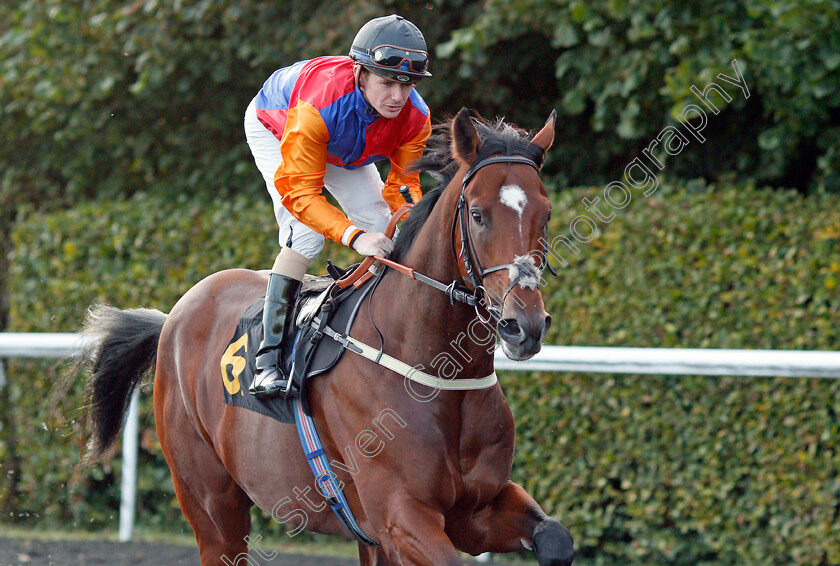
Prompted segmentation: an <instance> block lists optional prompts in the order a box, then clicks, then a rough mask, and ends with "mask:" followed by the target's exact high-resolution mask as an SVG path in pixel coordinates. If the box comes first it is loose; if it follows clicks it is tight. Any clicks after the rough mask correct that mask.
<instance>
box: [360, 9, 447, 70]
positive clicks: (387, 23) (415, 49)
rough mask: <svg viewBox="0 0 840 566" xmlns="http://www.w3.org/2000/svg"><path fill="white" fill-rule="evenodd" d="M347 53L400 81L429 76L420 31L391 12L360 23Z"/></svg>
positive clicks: (427, 56) (361, 63)
mask: <svg viewBox="0 0 840 566" xmlns="http://www.w3.org/2000/svg"><path fill="white" fill-rule="evenodd" d="M350 57H351V58H352V59H353V60H354V61H355V62H356V63H358V64H360V65H362V66H363V67H365V68H366V69H369V70H370V71H372V72H374V73H376V74H377V75H380V76H382V77H385V78H386V79H391V80H395V81H399V82H401V83H407V82H411V81H416V80H418V79H421V78H423V77H431V76H432V74H431V73H430V72H429V70H428V67H429V53H428V52H427V51H426V40H425V39H424V38H423V34H422V33H421V32H420V30H419V29H417V26H415V25H414V24H412V23H411V22H409V21H408V20H406V19H405V18H403V17H401V16H397V15H395V14H392V15H390V16H383V17H381V18H374V19H372V20H371V21H369V22H368V23H366V24H365V25H364V26H362V29H360V30H359V33H357V34H356V38H355V39H354V40H353V45H352V46H351V47H350Z"/></svg>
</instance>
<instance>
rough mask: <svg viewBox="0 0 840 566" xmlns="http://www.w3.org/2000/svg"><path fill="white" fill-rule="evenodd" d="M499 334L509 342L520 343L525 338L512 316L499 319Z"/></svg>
mask: <svg viewBox="0 0 840 566" xmlns="http://www.w3.org/2000/svg"><path fill="white" fill-rule="evenodd" d="M499 336H501V337H502V340H504V341H505V342H507V343H509V344H521V343H522V342H523V341H524V340H525V334H524V333H523V332H522V328H520V326H519V323H518V322H516V319H513V318H503V319H502V320H500V321H499Z"/></svg>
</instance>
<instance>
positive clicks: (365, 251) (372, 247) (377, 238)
mask: <svg viewBox="0 0 840 566" xmlns="http://www.w3.org/2000/svg"><path fill="white" fill-rule="evenodd" d="M353 249H354V250H356V251H357V252H359V253H360V254H362V255H378V256H380V257H386V256H387V255H388V254H389V253H391V252H392V251H394V242H392V241H391V238H389V237H388V236H386V235H385V234H383V233H382V232H370V233H368V232H365V233H364V234H362V235H361V236H359V237H358V238H356V241H355V242H353Z"/></svg>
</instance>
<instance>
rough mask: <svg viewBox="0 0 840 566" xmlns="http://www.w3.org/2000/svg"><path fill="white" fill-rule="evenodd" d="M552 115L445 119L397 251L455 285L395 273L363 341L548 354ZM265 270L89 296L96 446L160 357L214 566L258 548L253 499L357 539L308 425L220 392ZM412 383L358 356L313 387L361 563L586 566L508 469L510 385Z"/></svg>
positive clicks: (426, 361) (359, 335) (103, 448)
mask: <svg viewBox="0 0 840 566" xmlns="http://www.w3.org/2000/svg"><path fill="white" fill-rule="evenodd" d="M555 120H556V114H555V113H552V115H551V116H550V117H549V119H548V121H547V122H546V123H545V126H544V127H543V128H542V129H540V131H539V132H538V133H537V134H536V135H534V136H533V137H531V136H530V134H527V133H526V132H524V131H523V130H521V129H519V128H517V127H515V126H512V125H510V124H508V123H506V122H505V121H504V120H503V119H499V120H497V121H496V122H490V121H487V120H484V119H482V118H480V117H478V116H472V115H471V114H470V112H469V111H468V110H467V109H462V110H461V111H460V112H459V113H458V114H457V115H456V116H455V117H454V118H452V119H450V120H448V121H447V122H446V123H444V124H441V125H439V126H436V131H435V133H434V135H433V136H432V138H431V139H430V143H429V147H428V148H427V152H426V156H425V157H424V158H423V159H422V160H421V163H420V167H424V168H425V169H426V170H428V171H431V172H432V174H434V175H436V176H437V177H438V179H439V181H440V182H439V185H438V186H437V187H435V188H434V189H431V190H429V191H427V193H426V195H425V196H424V197H423V198H422V199H421V200H420V202H418V203H417V204H416V205H415V206H414V208H413V209H412V210H411V211H410V214H409V215H408V218H407V219H406V220H405V221H404V222H403V226H402V231H401V232H400V234H399V237H398V239H397V242H396V246H395V249H394V251H393V252H392V254H391V256H390V260H391V261H392V262H397V263H396V264H395V265H403V266H410V267H411V268H412V269H413V270H416V273H418V274H419V273H422V274H423V275H425V276H426V279H428V280H434V281H438V282H448V281H452V282H453V283H452V284H451V285H449V286H448V287H447V288H448V289H449V292H441V291H440V289H439V288H434V286H431V285H425V284H423V283H421V282H420V281H419V280H418V278H413V277H406V276H405V275H404V274H401V273H399V272H398V271H397V270H392V269H386V273H384V275H383V276H382V277H381V279H380V281H379V283H378V285H377V287H376V288H375V290H374V291H373V292H371V293H370V295H369V297H370V298H369V299H368V301H369V304H368V305H367V306H366V310H368V311H369V316H368V315H364V316H358V317H357V318H356V320H355V322H354V323H353V326H352V329H351V333H352V335H353V337H355V338H356V339H358V340H359V341H361V342H365V343H368V344H371V343H378V341H379V339H380V338H383V346H382V347H383V348H384V351H385V352H386V353H387V354H389V355H390V356H392V357H394V358H396V359H398V360H401V361H404V362H405V363H406V364H409V365H411V366H413V367H421V366H422V367H426V368H428V367H430V365H431V366H432V367H434V365H435V364H434V361H435V360H436V359H437V360H438V366H439V367H438V369H439V370H441V371H443V369H442V366H443V365H445V364H448V365H447V368H448V369H447V370H446V372H448V373H447V379H450V380H451V381H452V382H453V383H456V382H458V380H462V379H471V378H472V379H474V377H475V376H486V375H490V374H492V375H493V376H494V377H495V373H494V369H493V351H494V349H495V348H496V347H497V345H496V336H497V335H498V337H499V338H500V341H501V344H502V349H503V350H504V352H505V354H506V355H507V356H508V357H509V358H511V359H515V360H523V359H528V358H530V357H532V356H533V355H534V354H536V353H537V352H538V351H539V349H540V346H541V342H542V340H543V338H544V336H545V332H546V330H547V329H548V325H549V324H550V321H551V317H550V315H549V314H548V313H546V311H545V308H544V303H543V299H542V296H541V294H540V289H539V285H538V284H537V281H536V279H537V278H538V277H539V276H540V274H541V273H542V269H543V268H544V267H545V266H546V265H547V262H546V261H545V260H546V259H547V258H546V257H545V251H546V250H545V247H544V242H545V240H544V238H545V235H546V229H547V223H548V219H549V216H550V213H551V210H550V203H549V200H548V196H547V192H546V189H545V187H544V185H543V183H542V181H541V179H540V173H539V169H540V167H541V166H542V163H543V160H544V156H545V152H546V151H547V150H548V149H549V147H550V146H551V144H552V142H553V140H554V127H555ZM487 266H493V267H487ZM455 282H457V283H458V288H459V289H461V290H462V293H461V295H462V297H461V298H463V296H467V297H473V299H476V298H478V299H480V300H478V301H476V300H473V301H455V300H453V296H455V293H454V292H453V289H454V288H455ZM266 283H267V273H266V272H259V271H250V270H245V269H231V270H226V271H222V272H218V273H215V274H212V275H210V276H208V277H207V278H205V279H203V280H202V281H200V282H199V283H197V284H196V285H195V286H194V287H192V288H191V289H190V290H188V291H187V292H186V293H185V294H184V295H183V296H182V297H181V299H180V300H179V301H177V303H176V304H175V305H174V306H173V308H172V310H171V312H170V313H169V314H168V315H166V314H163V313H162V312H160V311H157V310H153V309H128V310H120V309H116V308H113V307H105V306H99V307H92V308H91V310H90V314H89V317H88V321H87V323H86V325H85V328H84V332H85V333H86V334H88V335H89V336H91V337H92V338H93V340H92V341H91V342H90V343H89V345H88V347H87V349H86V352H85V354H84V356H85V359H86V360H87V362H88V363H89V364H90V365H91V373H90V375H89V377H88V378H87V383H86V395H87V400H88V410H89V417H90V419H89V422H90V423H91V426H92V429H93V430H92V435H91V438H90V439H89V442H88V448H87V455H86V459H87V461H88V462H95V461H97V460H99V459H101V458H103V457H104V455H105V454H106V453H107V452H108V451H109V449H110V448H111V447H112V446H113V445H114V443H115V441H116V439H117V437H118V435H119V433H120V429H121V424H122V423H123V422H124V418H125V413H126V410H127V407H128V405H129V401H130V398H131V395H132V393H133V391H134V389H135V388H136V387H137V385H138V383H139V382H140V381H141V378H142V377H143V375H144V374H146V373H147V372H151V369H152V368H154V381H153V388H154V415H155V423H156V428H157V434H158V437H159V439H160V444H161V447H162V449H163V454H164V456H165V458H166V461H167V463H168V465H169V468H170V470H171V473H172V480H173V483H174V488H175V494H176V496H177V499H178V502H179V504H180V506H181V509H182V511H183V513H184V515H185V516H186V519H187V520H188V522H189V523H190V525H191V526H192V528H193V530H194V532H195V537H196V540H197V543H198V549H199V553H200V556H201V564H202V565H203V566H211V565H213V566H215V565H223V564H224V565H230V564H237V563H240V562H242V560H244V561H245V562H248V560H249V558H248V555H247V552H248V542H249V540H250V538H249V533H250V528H251V518H250V510H251V508H252V506H254V505H256V506H258V507H259V508H260V509H262V510H263V511H264V512H266V513H270V514H271V516H272V517H273V518H274V519H275V521H277V522H280V523H288V526H290V527H294V528H293V529H292V532H290V533H289V534H292V533H294V534H296V533H297V532H299V531H301V530H304V529H305V530H307V531H311V532H316V533H325V534H329V535H336V536H339V537H344V538H350V539H352V537H351V535H350V534H349V533H348V531H347V530H346V529H345V527H344V525H343V524H342V522H340V521H339V519H337V518H336V516H335V515H334V514H333V513H332V512H331V510H330V507H329V505H326V504H325V502H324V501H322V500H319V496H318V493H317V491H316V490H313V489H311V485H312V484H313V476H312V474H311V472H310V468H309V465H308V462H307V460H306V457H305V456H304V453H303V450H302V449H301V446H300V443H299V440H298V435H297V431H296V430H295V427H294V426H291V425H289V424H283V423H279V422H277V421H275V420H272V419H269V418H266V417H264V416H262V415H260V414H258V413H256V412H252V411H248V410H243V409H241V408H238V407H233V406H230V405H227V404H225V403H224V402H223V400H222V396H221V394H220V393H221V389H222V388H221V387H220V380H221V379H222V375H221V371H222V370H221V369H220V359H221V358H222V356H223V355H224V352H225V348H226V345H227V344H228V340H229V339H230V337H231V335H232V333H233V331H234V328H235V327H236V325H237V320H238V318H239V317H240V315H241V314H242V313H243V311H244V310H245V309H246V308H247V307H248V306H249V305H251V304H252V303H254V301H255V300H257V299H259V298H260V297H261V296H263V295H264V293H265V288H266ZM438 287H440V285H438ZM493 289H496V290H497V292H495V293H494V292H491V290H493ZM476 321H481V323H480V324H477V323H476ZM480 329H484V330H483V331H480ZM488 337H489V338H488ZM442 353H445V355H444V356H443V357H441V355H442ZM446 372H445V373H446ZM403 381H404V380H401V379H400V378H399V377H398V376H396V375H395V373H394V372H392V371H391V370H390V369H387V368H385V367H382V366H381V365H377V364H375V363H373V362H371V361H370V360H368V359H365V358H363V357H360V356H357V355H354V354H351V353H349V352H348V353H346V354H344V355H343V356H342V357H341V358H340V360H339V361H338V363H337V364H336V365H335V366H334V367H333V368H332V369H331V370H330V371H329V372H326V373H324V374H323V375H319V376H317V377H314V378H312V379H310V380H308V381H307V385H306V387H307V389H306V392H307V395H308V401H309V405H310V407H311V415H312V419H313V420H314V422H315V424H316V425H317V430H318V433H319V435H320V437H321V440H322V443H323V450H324V452H325V453H326V455H327V456H328V457H329V458H330V460H331V461H332V462H333V463H334V465H335V466H336V468H337V469H338V470H339V472H340V473H338V474H336V476H337V477H338V479H340V481H341V483H342V484H343V491H344V494H345V496H346V500H347V502H348V504H349V506H350V509H351V511H352V513H353V515H354V516H355V518H356V520H357V522H358V525H359V526H360V527H361V529H362V531H363V532H364V533H366V534H367V535H368V536H369V537H370V539H372V541H373V542H374V543H375V546H374V545H367V544H362V543H359V560H360V564H362V565H364V566H369V565H396V564H401V565H407V564H410V565H427V564H428V565H435V566H442V565H453V564H461V561H460V558H459V557H460V554H459V551H461V552H465V553H468V554H472V555H478V554H480V553H485V552H492V553H505V552H515V551H523V550H525V551H533V552H534V553H535V554H536V557H537V559H538V561H539V564H540V565H541V566H548V565H564V566H566V565H570V564H572V562H573V559H574V550H573V541H572V537H571V535H570V533H569V530H568V529H567V528H566V527H565V526H563V525H562V524H561V523H560V522H559V521H558V520H556V519H554V518H551V517H549V516H548V515H547V514H546V513H545V512H544V511H543V510H542V508H541V507H540V506H539V505H538V504H537V503H536V502H535V501H534V499H533V498H532V497H531V496H530V495H528V494H527V493H526V491H525V490H524V489H523V488H522V487H521V486H520V485H518V484H516V483H514V482H512V481H511V480H510V472H511V467H512V461H513V452H514V440H515V431H514V423H513V417H512V414H511V411H510V409H509V407H508V405H507V403H506V401H505V396H504V394H503V392H502V388H501V386H500V385H499V383H497V382H496V383H494V384H493V385H492V386H490V387H485V388H482V389H467V390H457V389H442V388H441V389H438V388H434V387H427V386H425V385H418V384H416V383H411V386H412V387H407V386H404V383H403ZM405 383H406V384H407V383H408V382H407V381H405ZM248 563H249V564H250V563H252V562H248Z"/></svg>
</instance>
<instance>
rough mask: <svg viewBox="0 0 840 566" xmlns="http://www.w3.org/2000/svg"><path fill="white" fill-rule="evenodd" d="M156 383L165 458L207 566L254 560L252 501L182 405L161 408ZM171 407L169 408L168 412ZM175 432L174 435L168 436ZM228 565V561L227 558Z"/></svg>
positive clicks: (157, 416) (174, 403)
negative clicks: (250, 552) (250, 543)
mask: <svg viewBox="0 0 840 566" xmlns="http://www.w3.org/2000/svg"><path fill="white" fill-rule="evenodd" d="M162 381H163V380H157V379H156V383H155V397H156V398H155V420H156V423H157V431H158V437H159V438H160V443H161V446H162V448H163V453H164V456H165V457H166V461H167V463H168V464H169V469H170V470H171V471H172V482H173V484H174V485H175V495H176V496H177V497H178V503H179V504H180V505H181V510H182V511H183V513H184V516H186V518H187V520H188V521H189V523H190V526H192V528H193V531H195V538H196V541H197V542H198V549H199V553H200V554H201V565H202V566H222V565H225V566H227V565H229V564H238V563H240V562H239V560H238V558H239V557H242V556H247V555H248V541H247V539H246V537H247V536H248V534H249V533H250V531H251V512H250V509H251V506H252V505H253V504H252V502H251V500H250V499H249V498H248V496H247V495H246V494H245V492H244V491H243V490H242V489H241V488H240V487H239V486H238V485H237V484H236V482H234V481H233V478H231V476H230V475H229V474H228V472H227V470H226V469H225V467H224V465H223V464H222V462H221V461H220V460H219V457H218V456H217V455H216V452H215V451H214V450H213V447H212V446H210V445H209V444H207V443H206V442H205V441H204V439H203V438H202V437H201V435H199V434H198V432H197V431H196V430H195V428H194V427H193V424H192V422H191V421H190V420H189V418H188V417H187V415H186V413H185V410H184V407H183V405H181V406H180V407H178V406H177V404H178V403H180V402H181V401H180V399H177V400H175V399H172V398H171V397H170V398H169V400H168V402H167V403H159V401H160V399H159V398H158V393H159V389H164V387H159V384H160V383H161V382H162ZM166 405H168V406H166ZM167 432H171V434H167ZM222 557H224V558H225V560H223V558H222Z"/></svg>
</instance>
